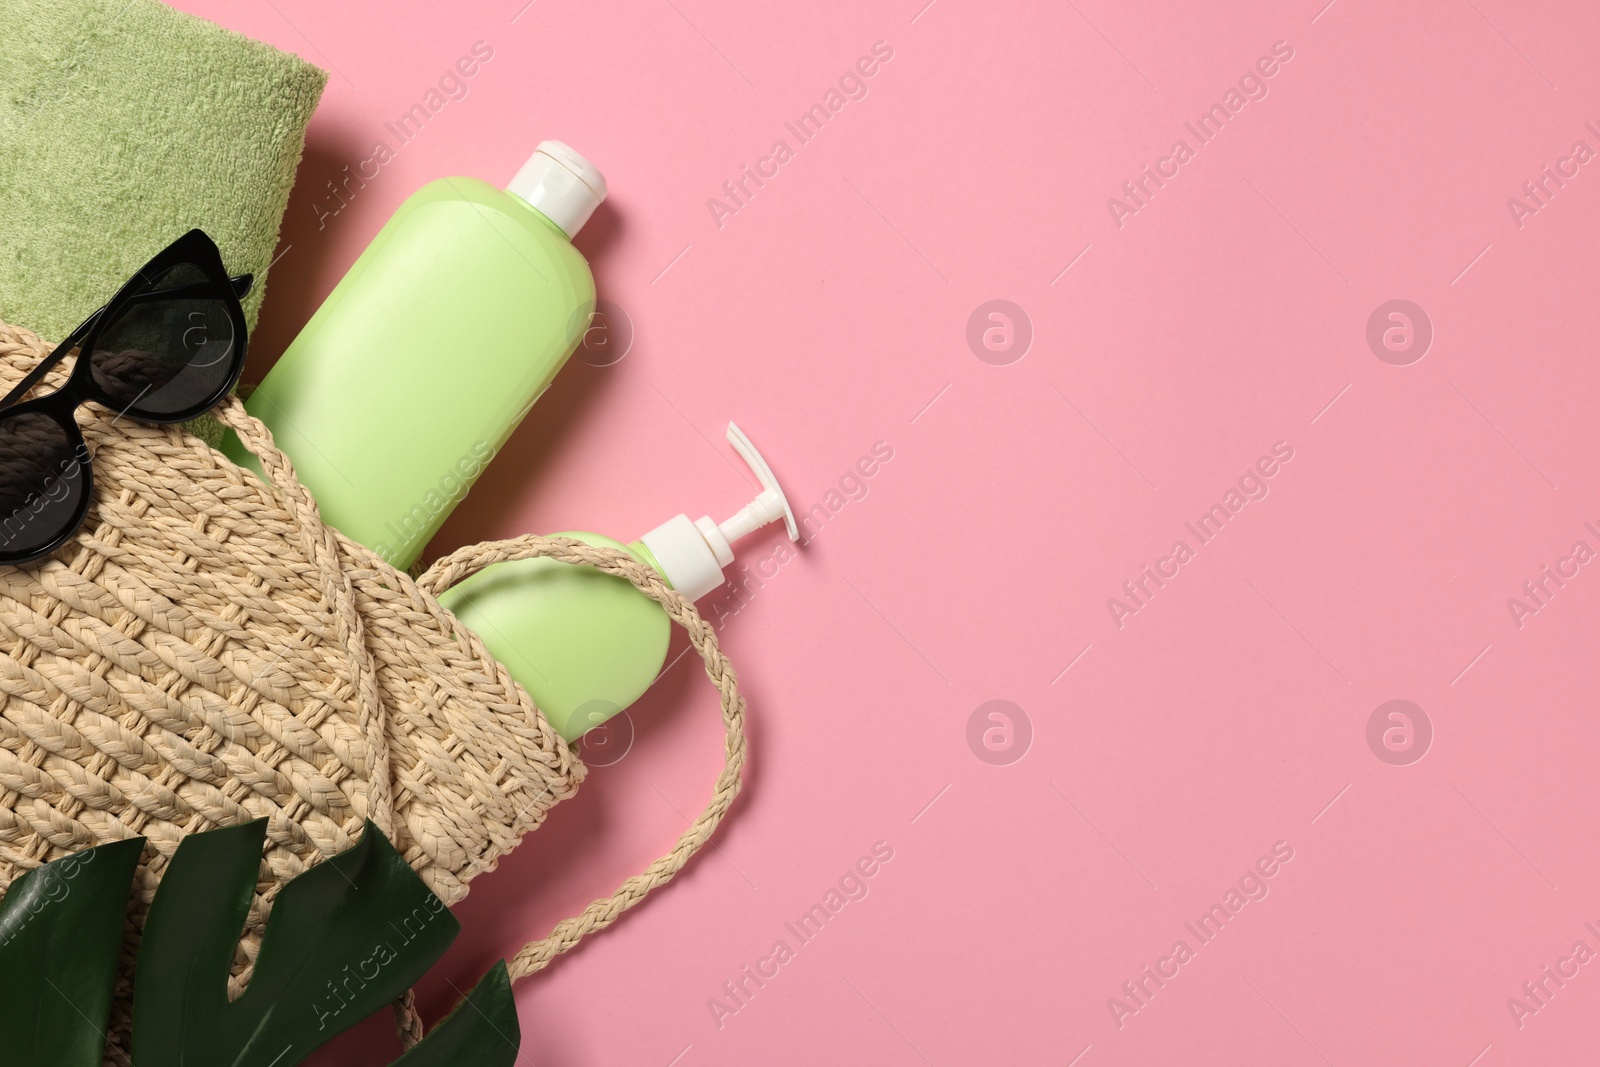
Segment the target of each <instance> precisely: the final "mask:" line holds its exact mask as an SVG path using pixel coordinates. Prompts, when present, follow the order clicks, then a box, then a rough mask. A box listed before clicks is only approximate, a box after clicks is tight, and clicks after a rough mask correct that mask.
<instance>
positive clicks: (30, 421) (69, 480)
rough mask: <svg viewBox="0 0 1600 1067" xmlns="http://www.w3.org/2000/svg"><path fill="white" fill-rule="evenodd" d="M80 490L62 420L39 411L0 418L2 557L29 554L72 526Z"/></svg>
mask: <svg viewBox="0 0 1600 1067" xmlns="http://www.w3.org/2000/svg"><path fill="white" fill-rule="evenodd" d="M83 490H84V478H83V467H82V465H81V463H80V457H79V454H78V448H77V444H76V442H75V441H74V440H73V438H72V437H71V436H70V435H68V433H67V430H66V428H65V427H64V426H62V425H61V424H60V423H59V422H57V421H56V420H55V419H52V418H51V417H50V416H48V415H40V414H38V413H28V414H24V415H13V416H11V417H10V418H0V557H10V558H18V557H24V556H28V555H30V554H32V553H34V552H37V551H38V550H39V549H41V548H43V547H45V546H46V545H49V544H52V543H53V542H54V541H55V540H56V539H57V538H59V537H60V536H61V535H62V534H64V533H66V532H67V531H68V530H69V529H71V527H72V524H73V522H74V520H76V518H77V516H78V509H79V508H80V507H81V506H82V503H83Z"/></svg>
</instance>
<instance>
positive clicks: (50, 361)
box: [0, 307, 105, 410]
mask: <svg viewBox="0 0 1600 1067" xmlns="http://www.w3.org/2000/svg"><path fill="white" fill-rule="evenodd" d="M104 310H105V308H103V307H102V308H100V309H99V310H97V311H95V313H94V314H93V315H90V316H89V317H88V318H87V319H84V320H83V324H82V325H80V326H79V327H78V328H77V329H76V330H73V331H72V333H71V334H70V335H68V337H67V339H66V340H65V341H62V342H61V343H60V344H59V345H56V347H55V350H54V351H52V352H51V353H50V354H49V355H48V356H46V357H44V359H42V360H40V361H39V365H38V366H37V367H35V368H33V370H31V371H29V372H28V375H27V377H25V378H23V379H22V381H20V382H18V383H17V384H16V387H15V388H14V389H12V390H11V392H9V393H7V394H6V395H5V397H4V398H3V399H0V410H4V409H6V408H8V407H11V406H12V405H13V404H15V403H17V401H19V400H21V399H22V398H23V397H25V396H27V395H28V390H30V389H32V388H33V387H34V386H36V385H38V384H39V383H40V382H42V381H44V376H45V375H47V374H49V373H50V371H51V370H52V369H54V368H55V366H56V365H57V364H59V363H60V362H61V361H62V360H63V359H66V358H67V353H69V352H71V351H72V350H73V349H74V348H77V347H78V344H79V342H81V341H82V340H83V337H84V335H85V334H87V333H88V332H89V326H90V325H91V324H92V323H93V322H94V320H95V319H96V318H98V317H99V315H100V312H101V311H104Z"/></svg>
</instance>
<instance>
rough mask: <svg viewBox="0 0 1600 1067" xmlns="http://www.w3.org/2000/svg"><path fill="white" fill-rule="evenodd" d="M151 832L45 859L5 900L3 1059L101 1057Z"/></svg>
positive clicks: (88, 1061) (79, 1064)
mask: <svg viewBox="0 0 1600 1067" xmlns="http://www.w3.org/2000/svg"><path fill="white" fill-rule="evenodd" d="M143 850H144V841H143V839H139V838H136V839H134V840H131V841H118V842H116V843H114V844H110V845H101V846H100V847H99V848H92V849H90V850H89V851H87V852H79V853H77V854H75V855H71V856H68V857H66V858H65V859H60V860H56V861H55V862H54V863H49V864H46V865H45V866H43V867H39V868H37V869H35V870H32V871H29V872H28V873H27V874H25V875H23V876H22V877H21V878H18V879H17V880H16V881H15V882H13V883H11V889H10V891H9V892H7V893H6V896H5V900H4V901H0V1047H3V1048H4V1052H3V1053H0V1060H3V1061H4V1062H6V1063H19V1064H24V1063H25V1064H29V1065H33V1064H48V1065H49V1067H100V1056H101V1053H102V1052H103V1051H104V1049H105V1043H106V1015H107V1014H108V1013H109V1012H110V1010H111V990H112V987H113V986H114V985H115V983H116V978H117V955H118V953H119V951H120V949H121V948H122V934H123V925H124V920H125V919H126V916H127V913H128V886H129V884H130V883H131V882H132V881H133V871H134V868H135V867H136V866H137V865H138V863H139V853H140V852H141V851H143Z"/></svg>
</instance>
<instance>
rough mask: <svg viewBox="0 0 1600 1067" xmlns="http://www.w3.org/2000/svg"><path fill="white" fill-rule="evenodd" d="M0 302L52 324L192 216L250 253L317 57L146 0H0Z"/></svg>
mask: <svg viewBox="0 0 1600 1067" xmlns="http://www.w3.org/2000/svg"><path fill="white" fill-rule="evenodd" d="M0 28H3V29H4V32H5V36H6V54H7V56H8V57H9V58H8V59H7V60H6V62H4V63H0V318H3V319H5V320H6V321H8V322H13V323H16V324H18V325H22V326H26V327H28V328H29V329H31V330H33V331H34V332H35V333H37V334H39V335H40V336H42V337H45V338H48V339H59V338H61V337H63V336H65V335H66V333H67V331H69V330H71V329H72V328H73V327H74V326H76V325H77V324H78V323H79V322H80V321H82V320H83V318H84V317H85V316H86V315H87V314H88V313H89V312H90V311H93V310H94V309H95V308H96V307H98V306H99V305H100V304H101V303H102V302H103V301H104V300H106V299H107V298H108V297H110V296H111V294H112V293H113V292H115V291H116V288H117V286H118V285H120V284H121V283H122V282H123V281H125V280H126V279H127V278H128V276H129V275H131V274H132V273H133V272H134V271H135V270H137V269H138V268H139V267H140V266H142V265H143V264H144V262H145V260H147V259H149V258H150V256H152V255H154V254H155V253H156V252H158V251H160V250H161V249H162V248H164V247H165V246H166V245H167V244H168V243H169V242H170V241H171V240H172V239H173V238H175V237H177V236H178V235H180V234H182V233H184V232H185V231H186V230H188V229H190V228H192V227H195V226H199V227H201V228H202V229H204V230H205V231H206V232H207V233H209V234H210V235H211V236H212V238H213V239H214V240H215V241H216V242H217V245H218V247H220V248H221V249H222V258H223V262H224V263H226V264H227V266H228V270H229V271H230V272H231V273H234V274H242V273H246V272H249V273H253V274H254V275H255V276H256V285H255V288H254V289H253V290H252V291H251V293H250V296H249V298H248V299H247V300H246V301H245V303H244V309H245V314H246V316H247V317H248V319H249V322H250V325H251V326H252V327H254V326H255V321H256V312H257V310H258V309H259V308H260V306H261V296H262V292H263V290H264V288H265V286H264V281H265V274H266V270H267V265H268V264H269V263H270V262H271V260H272V252H273V248H274V247H275V246H276V244H277V241H278V225H279V223H280V222H282V220H283V211H284V207H285V205H286V204H287V203H288V199H289V187H290V186H291V185H292V184H293V183H294V172H295V168H296V167H297V166H298V165H299V162H300V151H301V149H302V148H303V147H304V144H305V131H306V123H307V121H309V119H310V118H311V112H312V110H313V109H314V108H315V107H316V105H317V100H318V98H319V97H320V96H321V95H322V87H323V84H324V83H325V82H326V81H327V75H326V74H325V73H324V72H323V71H321V70H319V69H317V68H316V67H314V66H312V65H310V64H309V63H306V62H305V61H303V60H301V59H299V58H297V57H295V56H292V55H288V54H286V53H283V52H279V51H278V50H276V49H274V48H271V47H269V46H267V45H265V44H262V43H260V42H259V41H252V40H250V39H249V38H247V37H241V36H240V35H238V34H236V33H233V32H231V31H229V30H225V29H223V28H222V27H220V26H216V25H213V24H212V23H209V22H206V21H205V20H203V19H198V18H195V17H194V16H192V15H187V14H184V13H182V12H179V11H175V10H173V9H172V8H170V7H167V6H166V5H165V4H163V3H160V2H159V0H0Z"/></svg>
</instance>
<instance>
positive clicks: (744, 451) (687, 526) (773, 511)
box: [640, 422, 800, 600]
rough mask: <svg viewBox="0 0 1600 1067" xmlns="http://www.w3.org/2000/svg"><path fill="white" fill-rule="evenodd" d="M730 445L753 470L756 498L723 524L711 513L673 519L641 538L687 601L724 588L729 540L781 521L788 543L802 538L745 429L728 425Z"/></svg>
mask: <svg viewBox="0 0 1600 1067" xmlns="http://www.w3.org/2000/svg"><path fill="white" fill-rule="evenodd" d="M728 442H729V443H730V444H732V445H733V449H734V451H735V452H738V453H739V455H740V456H741V457H743V458H744V461H745V462H746V463H748V464H749V465H750V469H751V470H752V471H754V472H755V476H756V480H757V481H759V482H760V483H761V493H760V495H758V496H757V497H756V498H755V499H754V500H752V501H750V503H748V504H746V505H745V506H744V507H742V508H740V509H739V510H738V511H737V512H736V513H735V514H734V515H733V517H732V518H730V519H728V520H727V521H726V522H722V523H715V522H712V521H711V516H709V515H703V516H701V517H700V518H699V519H697V520H695V521H693V522H691V521H690V520H689V516H687V515H674V516H673V517H672V518H670V519H668V520H667V521H666V522H664V523H662V524H661V525H660V526H657V527H656V528H655V529H654V530H651V531H650V532H649V533H647V534H645V535H644V536H643V537H641V538H640V540H641V541H643V542H644V547H646V548H648V549H649V550H650V554H651V555H652V556H654V557H655V558H656V562H657V563H659V564H661V574H662V576H663V577H665V578H666V580H667V581H669V582H671V583H672V588H674V589H676V590H677V591H678V592H680V593H682V594H683V596H684V598H685V599H687V600H699V599H700V598H701V597H703V596H705V595H706V594H707V593H709V592H711V591H712V590H713V589H716V588H717V587H718V586H720V585H721V584H722V581H723V578H722V568H724V567H726V566H727V565H728V564H730V563H732V562H733V542H734V541H737V540H739V538H741V537H743V536H744V535H745V534H748V533H753V532H754V531H756V530H759V529H760V528H761V527H763V526H765V525H766V524H767V523H769V522H776V521H778V520H779V519H782V520H783V522H784V525H785V526H786V527H787V528H788V530H789V540H791V541H798V540H800V527H799V525H798V524H796V522H795V521H794V511H793V510H792V509H791V508H790V507H789V499H788V497H786V496H784V495H783V489H782V488H780V487H779V485H778V479H777V478H776V477H775V476H774V475H773V473H772V468H771V467H769V466H767V461H766V460H764V459H762V458H761V453H760V452H757V451H756V446H755V445H753V444H751V443H750V438H748V437H746V436H745V435H744V431H742V430H740V429H739V427H737V426H735V425H734V424H733V423H731V422H730V423H728Z"/></svg>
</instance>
